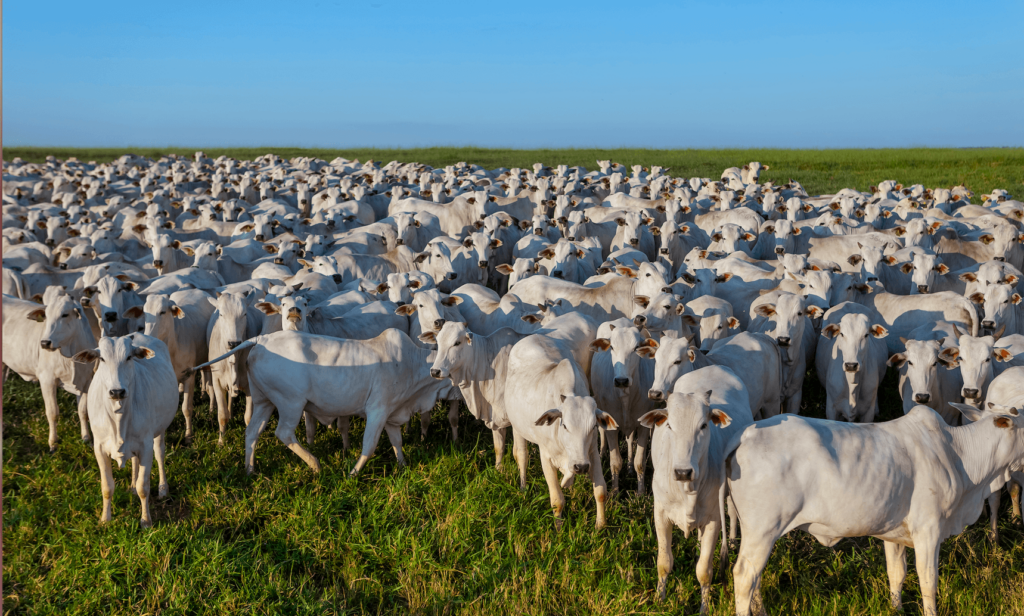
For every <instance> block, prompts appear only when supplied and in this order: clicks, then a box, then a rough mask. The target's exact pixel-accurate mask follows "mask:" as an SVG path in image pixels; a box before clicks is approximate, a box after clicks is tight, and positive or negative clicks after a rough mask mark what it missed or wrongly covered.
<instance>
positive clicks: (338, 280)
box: [331, 274, 342, 284]
mask: <svg viewBox="0 0 1024 616" xmlns="http://www.w3.org/2000/svg"><path fill="white" fill-rule="evenodd" d="M331 280H333V281H334V284H341V281H342V278H341V274H334V275H333V276H331Z"/></svg>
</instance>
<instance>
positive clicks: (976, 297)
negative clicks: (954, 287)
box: [967, 291, 985, 305]
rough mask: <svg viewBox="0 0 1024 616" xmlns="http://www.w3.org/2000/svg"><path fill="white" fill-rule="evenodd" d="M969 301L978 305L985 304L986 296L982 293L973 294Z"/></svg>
mask: <svg viewBox="0 0 1024 616" xmlns="http://www.w3.org/2000/svg"><path fill="white" fill-rule="evenodd" d="M967 299H969V300H971V301H972V302H974V303H975V304H978V305H984V304H985V294H984V293H982V292H980V291H979V292H977V293H972V294H971V296H970V297H968V298H967Z"/></svg>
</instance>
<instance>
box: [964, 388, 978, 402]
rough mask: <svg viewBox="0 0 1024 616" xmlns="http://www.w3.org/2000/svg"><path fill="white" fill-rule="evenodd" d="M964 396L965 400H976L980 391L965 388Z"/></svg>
mask: <svg viewBox="0 0 1024 616" xmlns="http://www.w3.org/2000/svg"><path fill="white" fill-rule="evenodd" d="M963 394H964V398H970V399H974V398H977V397H978V390H977V389H966V388H965V389H964V391H963Z"/></svg>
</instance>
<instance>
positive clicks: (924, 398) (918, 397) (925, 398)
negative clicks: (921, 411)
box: [914, 394, 932, 404]
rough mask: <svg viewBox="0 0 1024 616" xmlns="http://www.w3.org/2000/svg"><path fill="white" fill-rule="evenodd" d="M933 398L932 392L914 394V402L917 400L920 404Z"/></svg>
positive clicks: (926, 402)
mask: <svg viewBox="0 0 1024 616" xmlns="http://www.w3.org/2000/svg"><path fill="white" fill-rule="evenodd" d="M931 399H932V397H931V395H930V394H914V402H917V403H918V404H928V401H929V400H931Z"/></svg>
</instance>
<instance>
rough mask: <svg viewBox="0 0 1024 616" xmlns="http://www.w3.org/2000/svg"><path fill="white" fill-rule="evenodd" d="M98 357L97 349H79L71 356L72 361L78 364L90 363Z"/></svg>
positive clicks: (98, 351)
mask: <svg viewBox="0 0 1024 616" xmlns="http://www.w3.org/2000/svg"><path fill="white" fill-rule="evenodd" d="M99 358H100V350H99V349H89V350H87V351H79V352H78V353H75V355H74V357H72V358H71V359H72V361H76V362H78V363H80V364H91V363H92V362H94V361H96V360H97V359H99Z"/></svg>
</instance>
